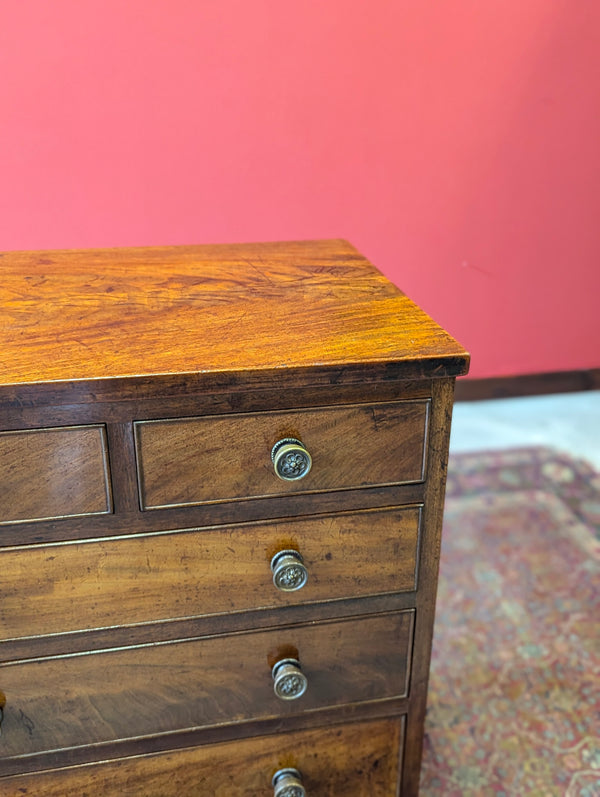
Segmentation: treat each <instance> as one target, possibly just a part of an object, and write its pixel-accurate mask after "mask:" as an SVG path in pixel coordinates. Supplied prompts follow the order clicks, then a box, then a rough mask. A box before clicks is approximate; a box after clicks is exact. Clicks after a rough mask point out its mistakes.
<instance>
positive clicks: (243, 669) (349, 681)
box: [0, 611, 414, 757]
mask: <svg viewBox="0 0 600 797" xmlns="http://www.w3.org/2000/svg"><path fill="white" fill-rule="evenodd" d="M413 616H414V612H413V611H403V612H396V613H389V614H383V615H375V616H370V617H364V618H353V619H350V620H345V621H333V622H324V623H319V624H305V625H299V626H290V627H287V628H277V629H273V630H270V631H264V632H255V633H240V634H235V635H231V636H224V637H213V638H205V639H200V640H186V641H179V642H176V643H162V644H156V645H149V646H140V647H136V648H128V649H119V650H112V651H105V652H100V653H93V654H83V655H71V656H63V657H60V656H59V657H56V658H51V659H40V660H34V661H27V662H15V663H11V664H4V665H0V692H1V693H2V694H3V695H4V699H5V708H4V720H3V723H2V756H4V757H11V756H18V755H24V754H25V755H26V754H31V753H36V752H43V751H48V750H55V749H61V748H65V747H67V748H68V747H78V746H83V745H89V744H94V743H97V742H104V741H110V740H121V739H129V738H132V737H143V736H147V735H151V734H158V733H169V732H174V731H178V730H183V729H193V728H201V727H209V726H212V725H217V724H222V723H231V722H240V721H243V720H249V719H254V718H257V719H258V718H260V719H263V718H264V719H266V718H274V717H277V716H284V715H289V714H300V713H303V712H305V711H312V710H315V709H319V708H325V707H331V706H337V705H343V704H346V703H360V702H363V701H369V700H380V699H384V698H392V697H403V696H405V695H406V694H407V689H408V677H409V654H410V650H411V644H412V629H413ZM365 640H368V645H366V644H365ZM290 657H293V658H297V659H298V660H299V661H300V663H301V666H302V670H303V672H304V674H305V676H306V678H307V680H308V688H307V690H306V692H305V693H304V694H303V695H302V696H301V697H299V698H297V699H295V700H281V699H280V698H278V697H277V696H276V695H275V693H274V689H273V678H272V675H271V667H272V666H273V665H274V664H276V663H277V662H278V661H280V660H281V659H284V658H290Z"/></svg>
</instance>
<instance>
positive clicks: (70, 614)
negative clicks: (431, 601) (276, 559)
mask: <svg viewBox="0 0 600 797" xmlns="http://www.w3.org/2000/svg"><path fill="white" fill-rule="evenodd" d="M420 517H421V510H420V507H418V506H417V507H404V508H399V507H396V508H391V509H381V510H366V511H361V512H352V513H342V514H338V515H329V516H324V517H311V518H305V519H301V520H291V521H273V522H269V523H257V524H244V525H240V526H236V527H233V528H224V529H219V530H210V531H208V530H206V531H197V530H196V531H194V530H192V531H190V530H188V531H181V532H177V533H154V534H147V535H139V536H137V535H136V536H134V537H130V538H117V539H105V540H94V541H90V542H81V543H79V542H78V543H69V544H65V543H60V544H50V545H39V546H37V545H36V546H27V547H19V548H14V549H6V550H4V551H1V552H0V572H2V580H1V582H0V628H1V632H0V633H1V634H2V636H3V637H4V638H5V639H11V638H18V637H26V636H36V635H45V634H53V633H60V632H66V631H78V630H84V629H89V628H103V627H108V626H114V625H121V626H122V625H128V624H135V623H145V622H151V621H155V620H167V619H174V618H177V617H194V616H201V615H207V614H215V613H227V612H236V611H245V610H249V609H258V608H274V607H278V606H287V605H294V604H301V603H309V602H315V601H327V600H333V599H339V598H347V597H348V598H350V597H354V598H356V597H360V596H364V595H374V594H382V593H391V592H401V591H408V590H413V589H414V588H415V576H416V563H417V548H418V538H419V526H420ZM290 549H293V550H296V551H298V552H299V553H300V554H301V556H302V558H303V560H304V562H303V563H304V566H305V567H306V570H307V572H308V580H307V582H306V584H305V586H303V587H302V588H301V589H299V590H297V591H292V592H281V591H280V590H278V589H276V587H275V585H274V583H273V577H272V571H271V566H270V563H271V558H272V557H273V556H275V555H276V554H277V553H278V552H279V551H285V550H290Z"/></svg>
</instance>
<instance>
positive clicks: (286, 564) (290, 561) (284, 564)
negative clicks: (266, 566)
mask: <svg viewBox="0 0 600 797" xmlns="http://www.w3.org/2000/svg"><path fill="white" fill-rule="evenodd" d="M271 572H272V573H273V584H275V586H276V587H277V589H279V590H281V592H295V591H296V590H298V589H302V587H303V586H304V585H305V584H306V582H307V580H308V570H307V569H306V567H305V566H304V560H303V559H302V556H301V555H300V554H299V553H298V551H294V550H293V549H290V550H286V551H279V553H276V554H275V556H274V557H273V558H272V559H271Z"/></svg>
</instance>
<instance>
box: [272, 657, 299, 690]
mask: <svg viewBox="0 0 600 797" xmlns="http://www.w3.org/2000/svg"><path fill="white" fill-rule="evenodd" d="M271 675H272V676H273V688H274V689H275V694H276V695H277V697H278V698H280V699H281V700H297V699H298V698H299V697H302V695H303V694H304V693H305V692H306V688H307V687H308V680H307V678H306V675H304V673H303V672H302V670H301V669H300V662H299V661H298V659H281V661H278V662H277V664H275V665H274V667H273V669H272V670H271Z"/></svg>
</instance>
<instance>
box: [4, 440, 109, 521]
mask: <svg viewBox="0 0 600 797" xmlns="http://www.w3.org/2000/svg"><path fill="white" fill-rule="evenodd" d="M106 452H107V447H106V433H105V430H104V427H103V426H100V425H94V426H72V427H63V428H55V429H28V430H25V431H16V432H0V484H2V494H3V500H2V506H1V508H0V525H1V524H6V523H15V522H17V523H18V522H25V521H32V520H46V519H51V518H61V517H72V516H75V515H98V514H105V513H108V512H111V496H110V480H109V472H108V459H107V453H106Z"/></svg>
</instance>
